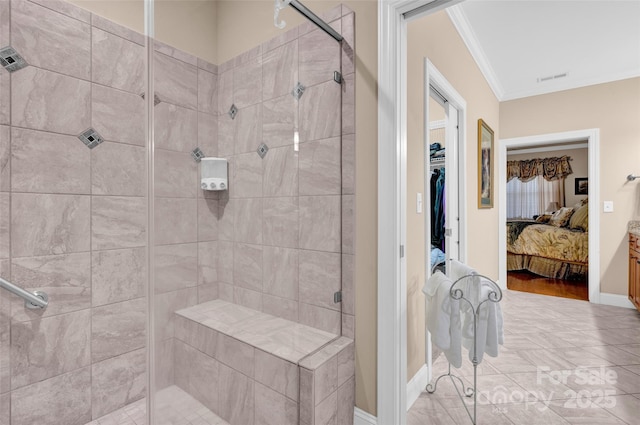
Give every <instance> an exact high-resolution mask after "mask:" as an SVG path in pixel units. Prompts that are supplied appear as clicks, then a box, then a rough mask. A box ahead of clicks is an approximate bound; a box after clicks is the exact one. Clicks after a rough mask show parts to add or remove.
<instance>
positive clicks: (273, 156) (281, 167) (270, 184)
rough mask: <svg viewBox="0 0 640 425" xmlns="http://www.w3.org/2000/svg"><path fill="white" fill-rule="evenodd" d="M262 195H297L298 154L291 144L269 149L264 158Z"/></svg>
mask: <svg viewBox="0 0 640 425" xmlns="http://www.w3.org/2000/svg"><path fill="white" fill-rule="evenodd" d="M262 192H263V194H264V196H270V197H271V196H297V195H298V154H297V153H296V152H295V151H294V148H293V145H292V146H286V147H281V148H275V149H271V150H269V152H268V153H267V156H266V157H265V158H264V176H263V189H262Z"/></svg>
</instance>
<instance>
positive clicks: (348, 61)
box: [341, 13, 356, 75]
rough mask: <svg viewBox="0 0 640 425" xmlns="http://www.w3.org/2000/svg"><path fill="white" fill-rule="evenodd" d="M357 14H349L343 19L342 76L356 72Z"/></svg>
mask: <svg viewBox="0 0 640 425" xmlns="http://www.w3.org/2000/svg"><path fill="white" fill-rule="evenodd" d="M355 21H356V19H355V14H354V13H349V14H347V15H344V16H343V17H342V32H341V35H342V37H344V41H343V42H342V43H341V47H342V63H341V65H342V74H343V75H347V74H352V73H353V72H355V51H354V47H355V45H356V40H355Z"/></svg>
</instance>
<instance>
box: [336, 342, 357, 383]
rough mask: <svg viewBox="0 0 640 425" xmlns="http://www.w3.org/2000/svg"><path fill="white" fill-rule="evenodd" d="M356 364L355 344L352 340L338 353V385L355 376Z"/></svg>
mask: <svg viewBox="0 0 640 425" xmlns="http://www.w3.org/2000/svg"><path fill="white" fill-rule="evenodd" d="M355 365H356V363H355V344H354V343H353V341H352V342H351V343H350V344H349V345H347V347H345V348H343V349H342V350H341V351H340V352H339V353H338V386H341V385H342V384H344V383H345V382H347V381H348V380H349V379H351V378H353V376H354V374H355V373H356V371H355Z"/></svg>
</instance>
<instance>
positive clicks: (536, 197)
mask: <svg viewBox="0 0 640 425" xmlns="http://www.w3.org/2000/svg"><path fill="white" fill-rule="evenodd" d="M551 202H557V203H558V205H560V206H561V207H562V206H564V177H563V178H561V179H556V180H552V181H549V180H546V179H545V178H544V177H543V176H540V175H539V176H536V177H533V179H530V180H528V181H526V182H523V181H522V180H520V179H512V180H510V181H508V182H507V217H508V218H510V219H514V218H533V216H535V215H541V214H544V213H545V212H546V211H547V207H548V206H549V204H550V203H551Z"/></svg>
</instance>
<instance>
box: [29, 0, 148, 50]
mask: <svg viewBox="0 0 640 425" xmlns="http://www.w3.org/2000/svg"><path fill="white" fill-rule="evenodd" d="M42 1H47V2H48V1H49V0H42ZM65 3H66V2H65ZM67 4H68V3H67ZM78 9H79V8H78ZM81 10H82V9H81ZM91 25H92V26H94V27H96V28H99V29H101V30H103V31H106V32H109V33H111V34H113V35H117V36H118V37H122V38H124V39H125V40H129V41H132V42H134V43H136V44H139V45H141V46H144V44H145V37H144V34H141V33H139V32H137V31H134V30H132V29H130V28H127V27H125V26H122V25H120V24H116V23H115V22H113V21H110V20H108V19H106V18H103V17H102V16H100V15H96V14H91Z"/></svg>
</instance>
